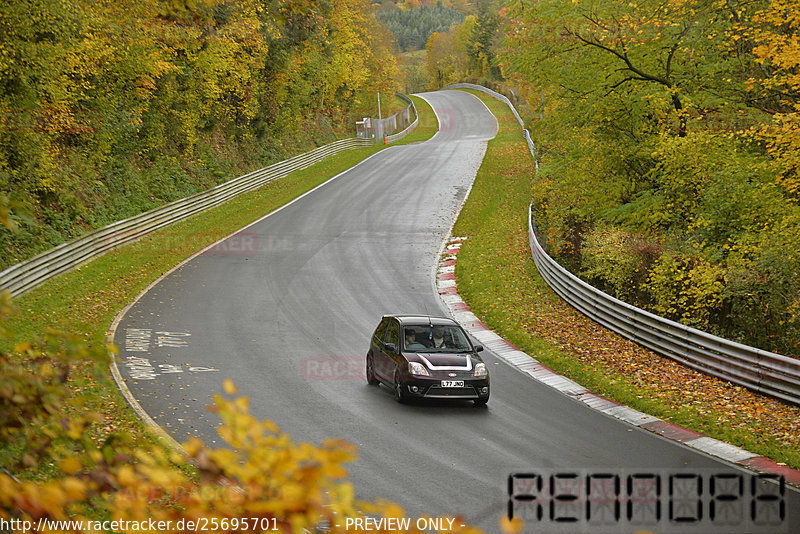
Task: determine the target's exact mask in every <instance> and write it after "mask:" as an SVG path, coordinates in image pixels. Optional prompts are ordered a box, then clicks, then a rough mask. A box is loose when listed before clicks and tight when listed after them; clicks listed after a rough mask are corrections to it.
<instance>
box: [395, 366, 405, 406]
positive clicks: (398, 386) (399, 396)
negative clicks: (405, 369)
mask: <svg viewBox="0 0 800 534" xmlns="http://www.w3.org/2000/svg"><path fill="white" fill-rule="evenodd" d="M403 387H404V386H403V382H402V381H401V380H400V371H397V370H395V372H394V399H395V400H396V401H397V402H399V403H401V404H402V403H404V402H406V400H408V398H407V396H406V392H405V389H403Z"/></svg>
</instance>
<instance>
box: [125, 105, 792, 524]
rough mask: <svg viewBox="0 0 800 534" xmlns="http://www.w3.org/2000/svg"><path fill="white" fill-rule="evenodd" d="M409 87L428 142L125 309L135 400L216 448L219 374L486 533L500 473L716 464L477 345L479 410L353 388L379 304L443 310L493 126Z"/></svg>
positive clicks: (388, 491)
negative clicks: (451, 245)
mask: <svg viewBox="0 0 800 534" xmlns="http://www.w3.org/2000/svg"><path fill="white" fill-rule="evenodd" d="M424 96H425V98H426V99H427V100H428V101H429V102H430V103H431V104H432V105H433V107H434V109H435V110H436V111H437V115H438V116H439V118H440V123H441V129H440V132H439V133H438V134H437V135H436V136H435V137H434V139H432V140H431V141H428V142H426V143H420V144H413V145H408V146H398V147H392V148H389V149H387V150H384V151H382V152H380V153H378V154H377V155H375V156H373V157H372V158H370V159H368V160H366V161H365V162H363V163H361V164H360V165H357V166H356V167H354V168H353V169H351V170H350V171H348V172H347V173H344V174H343V175H340V176H339V177H338V178H336V179H335V180H333V181H330V182H328V183H326V184H325V185H323V186H321V187H319V188H318V189H316V190H314V191H312V192H310V193H309V194H307V195H305V196H303V197H301V198H300V199H299V200H297V201H295V202H293V203H291V204H289V205H287V206H285V207H284V208H283V209H281V210H279V211H277V212H276V213H273V214H272V215H270V216H269V217H267V218H265V219H263V220H261V221H260V222H258V223H256V224H254V225H252V226H250V227H248V228H247V229H245V230H243V231H242V232H240V233H239V234H237V235H236V236H234V237H233V238H231V240H229V241H227V242H226V243H223V244H222V245H221V246H219V247H216V248H215V249H212V250H209V251H207V252H205V253H203V254H202V255H199V256H197V257H196V258H194V259H193V260H191V261H190V262H188V263H186V264H184V265H183V266H182V267H180V268H179V269H177V270H175V271H174V272H173V273H171V274H170V275H169V276H167V277H166V278H165V279H164V280H162V281H161V282H160V283H158V284H157V285H155V286H154V287H153V288H152V289H151V290H150V291H149V292H147V293H146V294H145V295H143V297H142V298H141V299H140V300H139V301H138V302H137V303H136V304H135V305H134V306H133V307H131V309H130V310H129V311H128V313H127V314H126V315H125V317H124V318H123V320H122V321H121V323H120V325H119V327H118V328H117V331H116V337H115V341H116V343H117V345H118V346H119V347H120V348H121V349H122V351H121V356H120V357H121V365H120V370H121V372H122V374H123V376H124V377H125V379H126V382H127V385H128V387H129V388H130V390H131V391H132V393H133V394H134V396H135V397H136V398H137V399H138V401H139V403H140V404H141V406H142V407H143V408H144V409H145V410H146V411H147V412H148V414H149V415H150V416H151V417H152V418H153V419H154V420H155V421H156V422H157V423H159V424H160V425H161V426H162V427H163V428H165V429H166V430H167V431H168V432H169V433H170V434H171V435H172V436H174V437H175V438H176V439H178V440H179V441H182V440H184V439H186V438H187V437H189V436H199V437H201V438H202V439H204V440H205V441H206V442H207V443H210V444H213V445H220V443H219V439H218V438H217V436H216V434H215V432H214V430H213V427H214V426H215V424H216V421H215V419H214V418H213V416H211V415H209V414H208V413H207V412H206V410H205V406H206V405H207V404H208V403H209V399H210V395H211V394H213V393H215V392H219V391H221V384H222V381H223V379H224V378H226V377H230V378H232V379H233V380H234V382H235V383H236V385H237V386H238V388H239V391H240V392H241V393H242V394H244V395H246V396H248V397H250V399H251V409H252V411H253V413H254V414H255V415H256V416H258V417H259V418H268V419H271V420H273V421H275V422H276V423H278V424H279V425H280V426H281V428H282V429H284V430H285V431H287V432H289V433H290V434H291V435H292V436H293V437H294V438H295V439H296V440H299V441H310V442H314V443H319V442H321V441H322V440H323V439H324V438H328V437H338V438H344V439H346V440H347V441H349V442H351V443H354V444H356V445H358V446H359V449H360V459H359V460H358V461H357V462H356V463H355V464H353V465H352V467H351V472H350V475H351V476H350V479H351V480H352V481H353V482H354V484H355V487H356V491H357V494H358V495H359V496H360V497H365V498H376V497H382V498H387V499H391V500H394V501H396V502H399V503H400V504H402V505H403V506H404V507H405V508H406V509H407V510H408V511H409V513H411V514H415V515H417V514H422V513H427V514H431V515H434V516H436V515H441V514H461V515H463V516H464V517H465V518H466V519H467V520H468V521H470V522H471V523H473V524H477V525H478V526H481V527H483V528H484V529H486V530H487V531H490V532H493V531H497V530H498V528H497V519H498V518H499V517H500V515H501V514H502V513H504V511H505V510H506V503H507V500H508V499H507V485H506V481H507V478H508V476H509V474H511V473H517V472H530V471H533V470H536V469H547V470H554V471H556V472H566V471H571V470H589V472H594V471H596V470H607V471H608V472H611V473H621V474H623V475H624V474H625V473H628V472H630V471H629V470H632V469H638V470H640V472H642V473H661V474H665V475H668V474H670V473H673V472H676V473H677V472H680V473H687V472H696V473H700V474H701V475H702V476H704V477H705V476H710V474H712V473H714V472H721V470H726V469H728V468H727V467H726V465H727V464H724V463H722V462H719V461H717V460H715V459H712V458H711V457H709V456H707V455H704V454H702V453H699V452H696V451H694V450H691V449H689V448H686V447H681V446H677V445H675V444H674V443H673V442H669V441H667V440H664V439H662V438H659V437H657V436H655V435H653V434H651V433H648V432H646V431H643V430H640V429H636V428H633V427H631V426H628V425H626V424H624V423H622V422H619V421H618V420H615V419H612V418H610V417H608V416H605V415H603V414H599V413H598V412H595V411H593V410H590V409H588V408H587V407H585V406H584V405H583V404H581V403H578V402H576V401H573V400H571V399H569V398H567V397H565V396H564V395H562V394H560V393H558V392H556V391H554V390H552V389H550V388H549V387H547V386H544V385H541V384H539V383H536V382H534V381H533V380H531V379H530V378H529V377H527V376H526V375H523V374H522V373H520V372H518V371H516V370H514V369H512V368H510V367H509V366H507V365H505V364H504V363H502V362H500V361H499V360H498V359H497V358H496V357H494V356H493V355H492V354H491V353H490V352H488V351H487V352H484V353H483V354H484V359H485V360H486V361H487V363H488V365H489V367H490V371H491V378H492V398H491V400H490V401H489V405H488V408H486V409H478V408H474V407H473V406H472V404H471V403H468V402H465V403H436V404H419V405H400V404H397V403H396V402H395V401H394V400H393V398H392V395H391V392H390V391H389V390H388V389H387V388H385V387H383V386H381V387H378V388H376V387H370V386H368V385H367V384H366V382H365V380H364V379H363V361H364V360H363V358H364V355H365V353H366V350H367V346H368V340H369V337H370V335H371V332H372V330H373V328H374V327H375V326H376V325H377V322H378V320H379V318H380V316H381V315H382V314H384V313H430V314H443V313H444V308H443V306H442V304H441V301H440V299H439V297H438V295H437V293H436V291H435V289H434V283H433V267H434V263H435V261H436V257H437V254H438V252H439V250H440V247H441V245H442V242H443V240H444V239H445V238H446V237H447V234H448V231H449V228H450V226H451V225H452V223H453V221H454V218H455V216H456V214H457V211H458V208H459V206H460V205H461V203H462V202H463V200H464V198H465V195H466V194H467V192H468V190H469V187H470V184H471V182H472V180H473V179H474V176H475V172H476V171H477V169H478V167H479V165H480V161H481V159H482V157H483V153H484V151H485V146H486V143H487V141H488V140H489V139H490V138H492V137H493V136H494V135H495V132H496V121H495V119H494V117H493V116H492V115H491V114H490V113H489V111H488V110H487V109H486V107H485V106H484V105H483V104H482V103H481V102H480V101H479V100H477V99H476V98H474V97H472V96H470V95H468V94H465V93H461V92H454V91H445V92H437V93H429V94H426V95H424ZM233 202H235V200H234V201H233ZM679 470H680V471H679ZM582 472H585V471H582ZM739 472H740V473H743V471H739ZM796 497H797V495H795V494H792V493H791V492H790V494H789V496H788V497H787V504H788V507H789V510H790V513H792V514H794V515H793V516H792V517H791V519H790V521H791V523H785V524H784V525H781V526H779V528H778V529H777V530H776V531H778V532H780V531H786V532H790V530H789V529H790V528H792V527H793V528H798V530H795V531H796V532H797V531H800V527H798V525H800V519H798V517H796V516H797V514H798V511H800V501H799V500H798V499H797V498H796ZM664 513H666V511H665V512H664ZM546 525H547V526H548V527H553V525H554V523H552V522H551V523H546ZM782 529H783V530H782ZM575 530H576V531H577V530H579V528H577V527H576V528H575ZM634 530H636V528H632V527H631V528H621V529H618V530H617V529H616V527H615V528H614V529H612V530H611V531H618V532H625V531H634ZM538 531H541V530H537V532H538ZM544 531H548V529H547V528H546V529H544ZM593 531H594V530H593ZM659 531H663V530H659ZM677 531H678V532H684V531H685V532H692V530H687V529H685V528H683V527H681V530H677ZM712 531H714V532H739V531H741V529H740V530H736V526H735V525H732V526H729V527H728V528H727V529H723V530H712Z"/></svg>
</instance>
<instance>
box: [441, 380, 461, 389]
mask: <svg viewBox="0 0 800 534" xmlns="http://www.w3.org/2000/svg"><path fill="white" fill-rule="evenodd" d="M442 387H443V388H463V387H464V381H463V380H442Z"/></svg>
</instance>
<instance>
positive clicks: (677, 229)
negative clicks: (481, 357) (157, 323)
mask: <svg viewBox="0 0 800 534" xmlns="http://www.w3.org/2000/svg"><path fill="white" fill-rule="evenodd" d="M799 22H800V3H799V2H798V0H758V1H755V2H736V1H734V0H724V1H723V0H667V1H666V2H663V1H662V2H658V1H654V0H643V1H639V2H630V3H624V4H620V3H607V2H598V1H593V0H575V1H571V2H562V1H559V0H541V1H535V2H534V1H519V0H509V1H505V2H502V1H499V0H480V1H477V2H467V1H465V0H443V1H420V0H405V1H400V2H393V1H388V0H386V1H383V2H378V1H374V2H371V3H370V2H369V1H368V0H346V1H341V2H339V1H337V2H329V1H323V2H311V1H310V0H284V1H280V2H279V1H271V2H264V1H258V0H246V1H241V2H232V1H217V0H201V1H199V2H195V1H194V0H172V1H171V2H167V3H163V2H155V1H153V0H145V1H129V2H101V3H97V2H86V1H84V0H76V1H67V0H23V1H18V2H10V3H5V4H3V5H2V6H0V86H2V91H1V92H0V195H3V196H4V197H5V198H8V199H10V202H11V203H12V205H13V206H15V209H14V210H13V216H12V218H13V219H14V221H15V222H16V223H17V225H18V227H19V230H18V231H17V232H15V233H12V232H10V231H7V230H4V229H0V247H2V250H3V252H4V253H3V255H2V258H0V269H2V268H5V267H8V266H10V265H12V264H14V263H16V262H18V261H21V260H23V259H25V258H28V257H30V256H32V255H33V254H35V253H38V252H41V251H43V250H46V249H48V248H50V247H52V246H54V245H56V244H59V243H61V242H63V241H65V240H68V239H70V238H73V237H75V236H78V235H80V234H81V233H83V232H85V231H87V230H90V229H93V228H97V227H100V226H103V225H105V224H108V223H110V222H113V221H116V220H120V219H123V218H125V217H129V216H132V215H135V214H137V213H140V212H142V211H145V210H147V209H150V208H153V207H155V206H158V205H161V204H163V203H165V202H168V201H171V200H175V199H177V198H182V197H185V196H187V195H189V194H192V193H195V192H197V191H199V190H202V189H205V188H208V187H211V186H213V185H215V184H217V183H220V182H222V181H225V180H227V179H229V178H230V177H232V176H236V175H238V174H241V173H243V172H245V171H249V170H252V169H254V168H258V167H263V166H265V165H268V164H270V163H274V162H275V161H279V160H281V159H285V158H286V157H288V156H289V155H293V154H295V153H298V152H302V151H304V150H308V149H310V148H312V147H313V146H316V145H320V144H324V143H327V142H330V141H332V140H334V139H336V138H340V137H346V136H351V135H352V131H353V124H354V122H355V120H356V119H358V118H360V117H363V116H374V115H375V111H376V102H375V100H376V99H375V93H376V91H382V92H384V94H391V93H393V92H394V91H395V90H401V89H402V90H403V91H405V92H407V93H412V92H417V91H422V90H427V89H438V88H441V87H444V86H446V85H448V84H450V83H454V82H459V81H473V82H478V83H483V84H484V85H487V86H489V87H492V88H495V89H498V90H500V91H501V92H505V93H506V94H507V95H508V96H510V97H511V98H512V100H513V101H514V102H515V103H516V104H517V106H518V108H519V109H520V110H521V111H522V113H523V115H524V118H525V120H526V123H527V125H528V127H529V128H530V129H531V131H532V135H533V137H534V141H535V143H536V145H537V147H538V151H539V153H538V158H539V160H540V163H541V167H540V171H539V173H538V175H537V177H536V179H535V185H534V187H533V191H532V198H533V207H534V212H535V216H536V220H537V222H538V225H539V229H540V231H541V232H542V237H543V238H544V239H545V241H546V243H547V248H548V250H549V251H550V252H551V253H552V254H553V255H555V256H556V258H557V259H558V260H559V261H560V262H561V263H562V264H564V265H565V266H566V267H567V268H569V269H570V270H572V271H573V272H575V273H576V274H578V275H580V276H582V277H583V278H584V279H586V280H587V281H589V282H591V283H592V284H593V285H595V286H597V287H600V288H601V289H603V290H605V291H607V292H609V293H611V294H613V295H615V296H617V297H619V298H621V299H623V300H625V301H627V302H630V303H632V304H635V305H638V306H641V307H644V308H645V309H648V310H650V311H653V312H654V313H657V314H659V315H661V316H664V317H667V318H670V319H674V320H677V321H680V322H682V323H684V324H687V325H689V326H693V327H698V328H701V329H703V330H706V331H709V332H711V333H714V334H718V335H721V336H724V337H727V338H730V339H733V340H736V341H741V342H743V343H746V344H750V345H755V346H758V347H760V348H763V349H766V350H770V351H777V352H781V353H784V354H789V355H798V354H800V281H798V277H797V273H798V272H800V247H798V246H797V244H798V243H799V242H800V211H799V210H800V206H798V200H799V199H800V176H798V169H800V134H798V131H800V126H798V116H800V73H799V72H798V70H799V68H798V64H800V45H799V44H798V23H799ZM390 106H391V105H390Z"/></svg>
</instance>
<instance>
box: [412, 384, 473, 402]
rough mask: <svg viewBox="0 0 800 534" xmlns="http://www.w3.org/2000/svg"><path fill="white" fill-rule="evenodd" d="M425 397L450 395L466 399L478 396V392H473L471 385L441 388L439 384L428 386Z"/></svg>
mask: <svg viewBox="0 0 800 534" xmlns="http://www.w3.org/2000/svg"><path fill="white" fill-rule="evenodd" d="M425 396H426V397H437V398H438V397H443V398H446V397H452V398H462V399H463V398H467V399H474V398H477V397H478V394H477V393H476V392H475V388H474V387H472V386H467V387H463V388H443V387H441V386H431V387H429V388H428V391H427V392H425Z"/></svg>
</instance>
